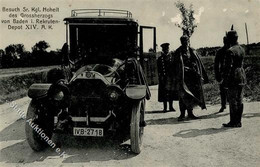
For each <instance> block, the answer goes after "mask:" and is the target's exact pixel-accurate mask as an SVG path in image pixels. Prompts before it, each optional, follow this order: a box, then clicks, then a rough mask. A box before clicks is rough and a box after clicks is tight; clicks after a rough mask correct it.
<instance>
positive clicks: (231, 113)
mask: <svg viewBox="0 0 260 167" xmlns="http://www.w3.org/2000/svg"><path fill="white" fill-rule="evenodd" d="M235 120H236V115H235V114H234V108H232V107H230V121H229V123H226V124H223V126H224V127H235Z"/></svg>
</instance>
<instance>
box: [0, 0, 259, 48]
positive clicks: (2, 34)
mask: <svg viewBox="0 0 260 167" xmlns="http://www.w3.org/2000/svg"><path fill="white" fill-rule="evenodd" d="M174 2H176V1H175V0H56V1H55V0H23V1H21V0H0V6H1V9H0V12H1V13H0V16H1V20H2V19H7V18H8V14H7V13H3V12H2V7H20V8H23V7H29V8H30V7H59V12H58V13H55V14H54V19H58V20H60V21H61V22H60V23H59V24H57V25H55V26H54V29H53V30H51V31H44V30H42V31H41V30H32V31H28V30H16V31H14V30H7V28H6V24H2V23H1V25H0V28H1V29H0V49H4V48H5V47H6V46H8V45H9V44H17V43H23V44H24V45H25V48H26V50H28V51H31V47H32V46H33V45H34V44H35V43H36V42H38V41H40V40H45V41H47V42H48V43H49V44H50V46H51V49H54V50H55V49H57V48H61V47H62V45H63V43H64V42H65V26H64V23H63V21H62V20H63V18H65V17H68V16H70V12H71V10H72V9H79V8H81V9H82V8H86V9H97V8H101V9H124V10H129V11H131V12H132V14H133V17H134V18H135V19H136V20H138V23H139V25H148V26H155V27H157V44H158V45H160V44H161V43H163V42H169V43H170V44H171V45H170V47H171V49H173V50H174V49H176V48H177V47H178V46H179V45H180V42H179V38H180V36H181V34H182V31H181V30H180V29H179V28H178V27H176V26H175V23H176V22H178V21H180V15H179V14H180V12H179V11H178V9H177V8H176V7H175V5H174ZM182 2H184V3H185V4H186V5H187V6H189V5H190V4H191V3H192V4H193V6H194V10H195V17H196V21H197V22H198V27H197V28H196V29H195V32H194V34H193V36H192V37H191V45H192V47H194V48H199V47H205V46H221V45H222V38H223V36H224V35H225V32H226V31H228V30H230V27H231V25H232V24H234V28H235V29H236V30H237V32H238V35H239V42H240V43H246V33H245V23H247V26H248V32H249V42H250V43H254V42H260V23H259V18H260V10H259V9H260V0H196V1H194V0H193V1H192V0H183V1H182Z"/></svg>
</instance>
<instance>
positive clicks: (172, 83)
mask: <svg viewBox="0 0 260 167" xmlns="http://www.w3.org/2000/svg"><path fill="white" fill-rule="evenodd" d="M169 45H170V44H169V43H163V44H161V47H162V54H161V56H160V57H159V58H158V60H157V66H158V76H159V88H158V101H159V102H163V111H164V112H166V111H167V102H169V110H170V111H175V109H174V108H173V100H178V94H177V91H176V77H175V76H174V73H175V71H174V68H172V65H173V61H174V60H173V57H172V52H169Z"/></svg>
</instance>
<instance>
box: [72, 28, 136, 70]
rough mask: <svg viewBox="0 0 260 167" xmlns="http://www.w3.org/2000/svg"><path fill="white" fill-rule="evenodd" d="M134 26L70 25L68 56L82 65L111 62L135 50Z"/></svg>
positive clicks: (122, 58) (124, 57)
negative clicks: (69, 50)
mask: <svg viewBox="0 0 260 167" xmlns="http://www.w3.org/2000/svg"><path fill="white" fill-rule="evenodd" d="M136 30H137V29H136V26H126V25H120V26H114V25H113V26H105V25H91V26H83V25H71V26H70V37H71V39H70V49H71V53H70V58H71V59H72V61H74V62H75V63H78V64H79V67H82V66H84V65H87V64H107V65H109V64H111V61H112V59H114V58H118V59H121V60H124V59H126V57H128V56H129V55H130V54H131V53H134V52H135V46H136V45H137V36H136V34H137V32H136Z"/></svg>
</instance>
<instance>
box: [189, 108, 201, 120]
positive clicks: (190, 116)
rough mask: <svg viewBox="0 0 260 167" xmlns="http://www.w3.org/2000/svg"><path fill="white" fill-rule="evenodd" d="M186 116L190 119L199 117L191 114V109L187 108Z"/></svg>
mask: <svg viewBox="0 0 260 167" xmlns="http://www.w3.org/2000/svg"><path fill="white" fill-rule="evenodd" d="M188 117H189V118H190V119H199V117H196V116H195V115H194V114H193V111H192V109H188Z"/></svg>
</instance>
